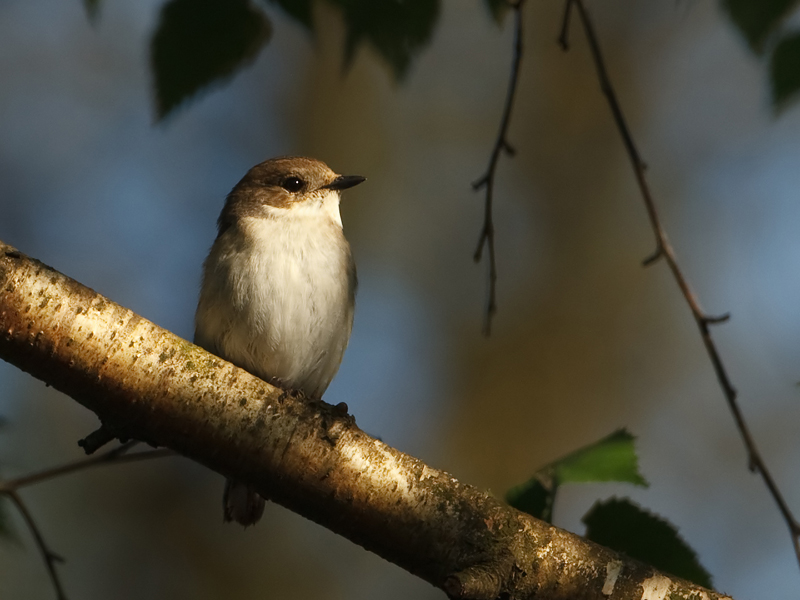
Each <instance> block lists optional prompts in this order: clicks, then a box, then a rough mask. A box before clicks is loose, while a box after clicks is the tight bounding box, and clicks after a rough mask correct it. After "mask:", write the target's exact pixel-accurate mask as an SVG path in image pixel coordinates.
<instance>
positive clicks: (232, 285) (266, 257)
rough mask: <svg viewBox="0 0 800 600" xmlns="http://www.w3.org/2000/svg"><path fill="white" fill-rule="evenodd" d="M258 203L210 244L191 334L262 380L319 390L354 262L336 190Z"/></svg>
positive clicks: (344, 331) (332, 360)
mask: <svg viewBox="0 0 800 600" xmlns="http://www.w3.org/2000/svg"><path fill="white" fill-rule="evenodd" d="M331 196H334V195H333V194H331ZM328 200H329V201H328ZM334 200H335V203H334ZM267 208H269V210H270V215H269V216H266V217H245V218H243V219H241V220H240V222H239V223H237V224H236V225H235V226H234V228H236V229H234V228H232V229H231V230H229V231H225V232H223V233H222V234H221V235H220V236H219V238H218V239H217V241H216V242H215V243H214V246H213V247H212V249H211V253H210V255H209V257H208V259H207V260H206V263H205V266H204V278H203V287H202V290H201V294H200V303H199V306H198V310H197V319H196V332H195V341H196V342H197V343H198V344H199V345H201V346H203V347H205V348H207V349H209V350H210V351H212V352H215V353H216V354H218V355H219V356H221V357H223V358H225V359H227V360H230V361H231V362H233V363H235V364H238V365H239V366H241V367H243V368H245V369H247V370H249V371H250V372H252V373H254V374H256V375H258V376H259V377H261V378H263V379H266V380H268V381H273V382H274V383H276V384H278V385H281V386H283V387H287V388H290V389H299V390H302V391H303V392H304V393H305V394H306V395H308V396H311V397H320V396H321V395H322V393H323V392H324V391H325V389H326V388H327V387H328V384H329V383H330V382H331V380H332V379H333V376H334V375H335V374H336V371H337V370H338V368H339V363H340V362H341V359H342V355H343V354H344V350H345V348H346V347H347V342H348V340H349V338H350V330H351V328H352V323H353V309H354V297H355V285H356V279H355V266H354V264H353V260H352V257H351V254H350V248H349V245H348V244H347V241H346V240H345V238H344V234H343V232H342V228H341V220H340V218H339V210H338V195H336V196H335V197H331V198H329V199H323V200H321V201H320V203H319V204H317V205H315V206H314V205H309V206H305V205H301V206H297V207H291V208H288V209H286V208H284V209H277V208H276V209H273V208H270V207H267ZM334 212H335V215H334V214H332V213H334ZM334 216H335V218H334Z"/></svg>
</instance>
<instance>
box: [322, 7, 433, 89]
mask: <svg viewBox="0 0 800 600" xmlns="http://www.w3.org/2000/svg"><path fill="white" fill-rule="evenodd" d="M331 2H332V3H333V4H335V5H337V6H339V7H340V8H341V10H342V14H343V16H344V22H345V27H346V28H347V40H346V42H345V54H344V56H345V60H344V62H345V67H349V66H350V65H351V64H352V62H353V58H354V56H355V53H356V50H357V49H358V47H359V45H361V44H362V43H363V42H369V44H370V45H371V46H372V47H373V48H375V50H377V52H378V54H379V55H380V56H381V57H382V58H383V59H384V60H385V61H386V62H387V63H388V64H389V66H390V67H391V68H392V70H393V71H394V76H395V78H396V79H402V78H403V77H404V76H405V75H406V74H407V72H408V67H409V66H410V64H411V59H412V58H413V57H414V55H415V54H416V53H417V52H418V51H419V50H421V49H422V48H423V47H424V46H425V45H426V44H427V43H428V41H429V40H430V38H431V34H432V33H433V29H434V26H435V25H436V20H437V19H438V17H439V0H331Z"/></svg>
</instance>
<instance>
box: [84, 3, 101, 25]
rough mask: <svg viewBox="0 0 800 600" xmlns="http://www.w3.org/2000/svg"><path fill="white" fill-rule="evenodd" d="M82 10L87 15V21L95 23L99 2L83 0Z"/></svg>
mask: <svg viewBox="0 0 800 600" xmlns="http://www.w3.org/2000/svg"><path fill="white" fill-rule="evenodd" d="M83 8H84V9H85V10H86V14H87V15H89V20H90V21H91V22H95V21H96V20H97V17H98V16H99V15H100V0H83Z"/></svg>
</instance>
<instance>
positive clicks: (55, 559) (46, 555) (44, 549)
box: [6, 492, 67, 600]
mask: <svg viewBox="0 0 800 600" xmlns="http://www.w3.org/2000/svg"><path fill="white" fill-rule="evenodd" d="M6 495H7V496H8V497H9V498H10V499H11V501H12V502H13V503H14V505H15V506H16V507H17V510H19V512H20V514H21V515H22V518H23V519H25V524H26V525H27V526H28V529H30V531H31V534H32V535H33V539H34V540H35V541H36V546H37V547H38V548H39V552H41V553H42V559H44V564H45V566H46V567H47V572H48V573H49V575H50V581H52V582H53V587H54V588H55V590H56V596H57V597H58V600H67V595H66V594H65V593H64V588H63V587H62V585H61V580H60V579H59V578H58V572H57V571H56V563H59V562H64V559H63V558H62V557H61V556H59V555H58V554H56V553H55V552H53V551H52V550H50V547H49V546H48V545H47V543H46V542H45V541H44V537H43V536H42V533H41V532H40V531H39V527H38V526H37V525H36V521H35V520H34V518H33V515H32V514H31V513H30V511H29V510H28V507H27V506H25V503H24V502H23V501H22V498H20V497H19V494H17V492H6Z"/></svg>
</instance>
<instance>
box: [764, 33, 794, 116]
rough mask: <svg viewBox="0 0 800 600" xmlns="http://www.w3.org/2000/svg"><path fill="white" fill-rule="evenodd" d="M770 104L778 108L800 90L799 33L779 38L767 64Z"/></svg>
mask: <svg viewBox="0 0 800 600" xmlns="http://www.w3.org/2000/svg"><path fill="white" fill-rule="evenodd" d="M769 78H770V84H771V87H772V106H773V107H775V108H776V109H780V108H782V107H783V106H785V105H786V103H787V101H788V100H790V99H791V98H792V97H793V96H796V95H797V92H798V91H800V33H793V34H790V35H787V36H786V37H784V38H781V41H780V42H778V45H777V46H775V50H773V52H772V56H771V57H770V64H769Z"/></svg>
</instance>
